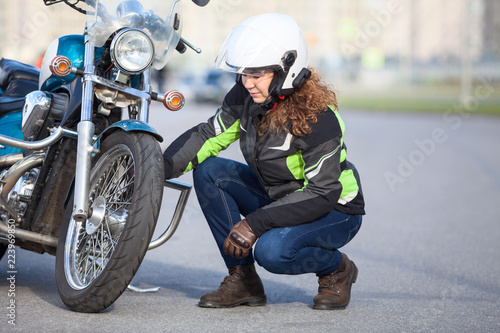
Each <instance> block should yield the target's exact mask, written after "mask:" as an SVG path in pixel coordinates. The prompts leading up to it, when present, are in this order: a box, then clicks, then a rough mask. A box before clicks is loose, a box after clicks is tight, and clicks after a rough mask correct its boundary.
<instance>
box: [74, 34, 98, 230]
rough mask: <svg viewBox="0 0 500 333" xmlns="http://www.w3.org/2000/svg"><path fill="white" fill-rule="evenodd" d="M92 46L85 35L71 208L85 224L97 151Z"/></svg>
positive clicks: (77, 218) (79, 220)
mask: <svg viewBox="0 0 500 333" xmlns="http://www.w3.org/2000/svg"><path fill="white" fill-rule="evenodd" d="M94 58H95V51H94V45H93V43H91V42H90V40H89V36H88V34H85V61H84V74H83V94H82V110H81V118H80V119H81V120H80V122H79V123H78V128H77V131H78V146H77V155H76V171H75V196H74V198H75V199H74V206H73V219H74V220H75V221H78V222H85V220H86V219H87V218H88V217H89V191H90V168H91V157H92V154H93V153H97V152H98V151H97V150H96V149H95V148H94V147H93V142H92V141H93V137H94V123H92V101H93V97H94V83H93V82H92V80H91V77H92V75H94V72H95V68H94Z"/></svg>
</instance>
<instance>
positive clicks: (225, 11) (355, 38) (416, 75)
mask: <svg viewBox="0 0 500 333" xmlns="http://www.w3.org/2000/svg"><path fill="white" fill-rule="evenodd" d="M183 10H184V12H183V16H184V31H183V36H184V37H185V38H186V39H187V40H189V41H190V42H192V43H193V44H195V45H196V46H198V47H200V48H202V49H203V52H202V53H201V54H196V53H195V52H193V51H190V50H188V51H187V52H186V53H185V54H184V55H179V54H174V57H173V58H172V60H171V61H170V62H169V63H168V64H167V70H168V73H169V74H170V75H172V76H171V77H170V78H171V79H170V81H169V82H174V81H175V82H179V81H178V80H173V79H181V78H180V77H179V75H180V74H181V73H182V75H183V76H184V81H185V82H184V84H187V85H189V82H190V81H189V80H195V79H196V78H199V77H202V76H205V77H208V76H207V75H208V74H207V71H208V69H209V68H210V67H211V66H212V64H213V61H214V59H215V57H216V55H217V53H218V50H219V48H220V46H221V45H222V43H223V42H224V39H225V38H226V36H227V35H228V34H229V32H230V31H231V29H232V28H233V27H234V26H235V25H237V24H238V23H240V22H242V21H243V20H245V19H246V18H248V17H250V16H253V15H256V14H260V13H265V12H279V13H284V14H288V15H290V16H292V17H294V18H295V19H296V20H297V21H298V23H299V25H300V26H301V28H302V30H303V32H304V34H305V36H306V38H307V41H308V45H309V52H310V61H309V62H310V65H311V66H313V67H315V68H318V69H319V70H320V71H321V73H323V75H324V76H325V78H326V79H327V80H328V82H330V83H332V84H334V85H335V86H340V87H341V88H342V89H343V90H346V91H349V90H352V89H369V90H370V89H371V90H381V89H383V90H387V89H388V88H401V87H410V88H411V87H418V86H431V87H434V86H442V87H443V86H445V87H458V88H459V89H460V90H461V91H462V94H463V92H464V90H470V89H471V87H473V86H474V84H475V82H477V81H478V80H483V81H484V80H486V81H488V82H489V83H491V84H495V83H497V82H500V1H498V0H441V1H434V0H295V1H289V0H252V1H248V0H212V1H211V2H210V3H209V4H208V5H207V6H206V7H204V8H199V7H197V6H195V5H194V4H193V3H191V2H190V1H184V6H183ZM84 22H85V16H84V15H82V14H80V13H78V12H76V11H74V10H72V9H70V8H69V7H67V6H65V5H64V4H58V5H55V6H50V7H45V6H44V5H43V1H42V0H16V1H6V0H1V2H0V38H1V42H0V56H3V57H7V58H14V59H18V60H20V61H23V62H27V63H32V64H34V63H36V62H37V60H39V58H40V56H41V55H43V53H44V51H45V48H46V47H47V46H48V44H49V43H50V42H51V41H52V40H53V39H55V38H56V37H57V36H59V35H62V34H72V33H81V32H82V29H83V26H84ZM174 68H175V69H177V68H180V69H181V70H180V71H177V70H176V71H173V70H172V69H174ZM160 74H161V73H160ZM174 74H179V75H177V77H175V75H174ZM193 82H194V81H193ZM466 92H467V91H466Z"/></svg>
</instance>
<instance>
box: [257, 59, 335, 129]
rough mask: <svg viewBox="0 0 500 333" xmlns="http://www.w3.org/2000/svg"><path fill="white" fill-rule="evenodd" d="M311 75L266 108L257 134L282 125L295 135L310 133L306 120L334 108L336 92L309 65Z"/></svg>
mask: <svg viewBox="0 0 500 333" xmlns="http://www.w3.org/2000/svg"><path fill="white" fill-rule="evenodd" d="M309 70H311V77H310V78H309V79H308V80H307V81H306V83H305V84H304V85H303V86H302V87H301V88H300V89H299V90H298V91H296V92H294V93H293V94H291V95H289V96H287V97H285V99H283V100H280V101H279V102H278V105H277V106H276V108H275V109H274V110H271V111H268V112H267V114H266V116H265V117H264V118H263V119H262V122H261V123H260V126H259V134H260V135H262V134H264V133H265V132H267V131H269V132H274V133H278V131H279V130H280V129H281V128H283V129H284V130H285V131H287V132H290V128H291V132H292V133H293V134H294V135H296V136H303V135H307V134H310V133H311V127H310V126H309V125H310V124H314V123H316V122H317V121H318V118H317V115H318V114H319V113H320V112H322V111H325V110H326V107H327V105H331V106H333V107H334V108H335V110H337V108H338V105H337V95H336V94H335V92H334V90H333V88H332V87H331V86H330V85H328V84H327V83H325V82H323V79H322V77H321V75H320V74H319V73H318V72H316V71H315V70H314V69H313V68H309Z"/></svg>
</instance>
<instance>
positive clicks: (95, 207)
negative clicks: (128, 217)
mask: <svg viewBox="0 0 500 333" xmlns="http://www.w3.org/2000/svg"><path fill="white" fill-rule="evenodd" d="M105 216H106V199H104V197H102V196H99V197H97V198H95V200H94V202H93V203H92V215H91V216H90V217H89V218H88V219H87V223H86V224H85V231H86V232H87V234H89V235H92V234H93V233H94V232H95V231H96V230H97V229H99V227H100V226H101V224H102V221H104V217H105Z"/></svg>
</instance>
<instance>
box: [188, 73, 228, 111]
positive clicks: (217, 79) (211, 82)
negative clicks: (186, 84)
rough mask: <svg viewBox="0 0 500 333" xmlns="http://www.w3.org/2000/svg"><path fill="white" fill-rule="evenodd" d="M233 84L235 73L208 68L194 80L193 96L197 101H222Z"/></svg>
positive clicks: (218, 102)
mask: <svg viewBox="0 0 500 333" xmlns="http://www.w3.org/2000/svg"><path fill="white" fill-rule="evenodd" d="M234 84H235V74H232V73H228V72H224V71H222V70H219V69H209V70H208V71H206V72H205V73H204V74H203V75H202V76H201V77H200V78H199V80H195V82H194V98H195V100H196V102H199V103H217V104H220V103H222V100H223V99H224V96H226V94H227V92H228V91H229V90H230V89H231V88H232V87H233V86H234Z"/></svg>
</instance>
